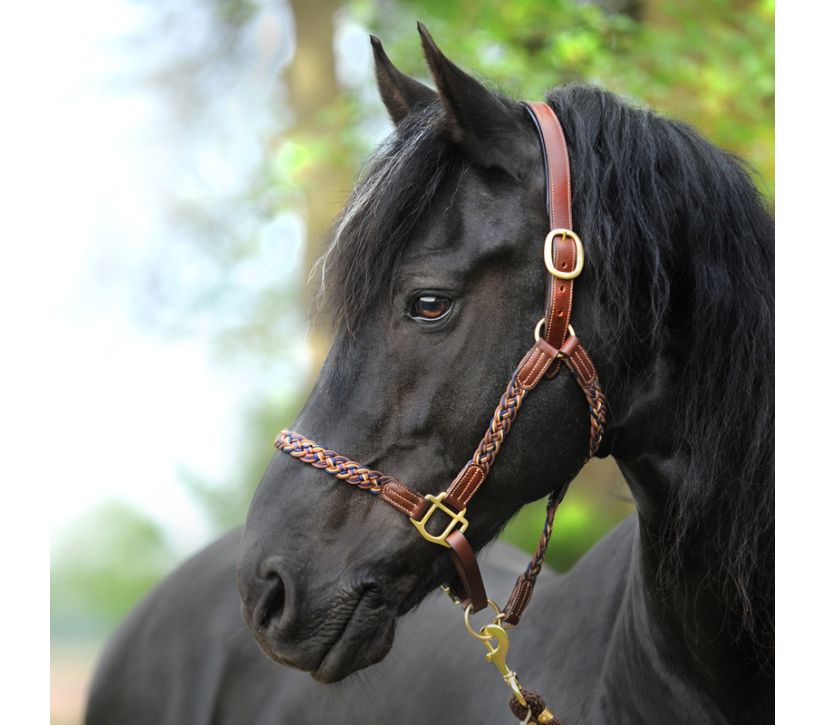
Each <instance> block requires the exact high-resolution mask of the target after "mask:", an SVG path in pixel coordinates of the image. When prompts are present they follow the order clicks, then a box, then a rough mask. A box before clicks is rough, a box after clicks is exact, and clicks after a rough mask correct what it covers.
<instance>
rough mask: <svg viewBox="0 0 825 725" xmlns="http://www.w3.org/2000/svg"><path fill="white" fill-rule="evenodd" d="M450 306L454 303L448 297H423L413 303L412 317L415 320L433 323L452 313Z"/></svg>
mask: <svg viewBox="0 0 825 725" xmlns="http://www.w3.org/2000/svg"><path fill="white" fill-rule="evenodd" d="M450 305H452V302H451V301H450V300H449V299H447V298H446V297H437V296H436V295H422V296H421V297H418V298H417V299H415V300H414V301H413V303H412V309H411V310H410V315H411V316H412V318H413V319H415V320H426V321H428V322H432V321H433V320H440V319H441V318H442V317H444V315H446V314H447V313H448V312H449V311H450Z"/></svg>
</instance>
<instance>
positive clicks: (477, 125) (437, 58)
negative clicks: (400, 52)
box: [418, 22, 529, 177]
mask: <svg viewBox="0 0 825 725" xmlns="http://www.w3.org/2000/svg"><path fill="white" fill-rule="evenodd" d="M418 32H419V33H420V35H421V44H422V45H423V47H424V55H425V57H426V58H427V65H429V67H430V72H431V73H432V76H433V80H435V85H436V88H438V94H439V96H440V97H441V103H442V104H443V106H444V112H445V114H446V121H445V131H446V133H447V136H448V137H449V138H450V140H451V141H453V142H454V143H456V144H458V145H459V146H460V147H461V148H462V149H463V150H464V152H465V153H466V154H468V155H469V156H470V158H471V159H473V160H474V161H475V162H476V163H478V164H479V165H481V166H483V167H490V166H496V167H498V168H501V169H503V170H505V171H507V172H509V173H511V174H512V175H514V176H516V177H518V176H520V168H519V161H520V160H521V158H522V156H523V154H522V153H521V149H522V147H523V145H524V143H523V139H524V138H525V137H527V138H529V136H527V135H526V133H525V131H526V130H527V131H529V125H527V117H526V115H525V114H524V113H523V112H522V111H521V110H520V109H519V108H518V107H516V105H515V104H514V103H513V102H509V103H508V102H506V101H504V100H503V99H501V98H499V97H498V96H496V95H494V94H493V93H491V92H490V91H488V90H487V89H486V88H485V87H484V86H483V85H481V83H479V82H478V81H477V80H476V79H475V78H472V77H471V76H469V75H467V73H465V72H464V71H463V70H461V68H459V67H458V66H457V65H456V64H455V63H453V62H452V61H451V60H450V59H449V58H447V57H446V56H445V55H444V54H443V53H442V52H441V50H439V48H438V46H437V45H436V44H435V42H434V41H433V39H432V36H431V35H430V33H429V31H428V30H427V28H426V27H425V26H424V24H423V23H421V22H419V23H418Z"/></svg>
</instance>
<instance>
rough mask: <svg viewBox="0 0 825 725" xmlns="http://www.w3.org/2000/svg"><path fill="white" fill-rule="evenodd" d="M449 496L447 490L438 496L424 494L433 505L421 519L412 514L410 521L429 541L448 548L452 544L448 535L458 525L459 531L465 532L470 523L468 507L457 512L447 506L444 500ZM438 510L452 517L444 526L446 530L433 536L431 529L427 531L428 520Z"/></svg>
mask: <svg viewBox="0 0 825 725" xmlns="http://www.w3.org/2000/svg"><path fill="white" fill-rule="evenodd" d="M446 496H447V492H446V491H442V492H441V493H439V494H438V495H437V496H433V495H432V494H431V493H428V494H427V495H426V496H424V498H425V499H427V501H429V502H430V503H431V504H432V506H430V508H429V509H428V510H427V513H425V514H424V515H423V516H422V517H421V518H420V519H418V520H416V519H414V518H413V517H412V516H410V521H411V522H412V525H413V526H415V528H416V529H418V533H419V534H421V536H423V537H424V538H425V539H426V540H427V541H429V542H431V543H433V544H441V546H446V547H447V548H448V549H449V548H450V545H449V544H448V543H447V537H448V536H449V535H450V534H451V533H453V530H454V529H455V528H456V526H458V527H459V529H458V530H459V531H460V532H461V533H462V534H463V533H464V532H465V531H466V530H467V527H468V526H469V525H470V522H469V521H467V519H465V518H464V514H465V513H467V507H466V506H465V507H464V508H463V509H461V511H459V512H458V513H456V512H455V511H453V510H452V509H449V508H447V507H446V506H445V505H444V504H443V503H442V501H443V500H444V498H445V497H446ZM436 511H443V512H444V513H445V514H447V516H449V517H450V523H448V524H447V525H446V526H445V527H444V531H442V532H441V533H440V534H438V536H433V535H432V534H431V533H430V532H429V531H427V522H428V521H429V520H430V519H431V518H432V515H433V514H434V513H435V512H436Z"/></svg>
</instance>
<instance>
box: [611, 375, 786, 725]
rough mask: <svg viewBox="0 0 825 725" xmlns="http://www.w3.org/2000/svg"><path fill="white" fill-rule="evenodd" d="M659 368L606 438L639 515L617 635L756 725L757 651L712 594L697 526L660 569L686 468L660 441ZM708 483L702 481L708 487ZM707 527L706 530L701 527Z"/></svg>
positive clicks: (761, 715)
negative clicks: (676, 557) (675, 557)
mask: <svg viewBox="0 0 825 725" xmlns="http://www.w3.org/2000/svg"><path fill="white" fill-rule="evenodd" d="M667 378H668V376H667V375H666V371H663V370H658V371H656V373H655V374H654V375H653V379H652V383H651V381H650V380H649V381H647V383H646V385H645V386H644V391H642V389H641V388H640V389H639V390H638V391H636V396H635V399H634V402H633V404H632V405H630V406H628V408H627V409H626V411H625V412H624V413H623V414H620V415H621V417H622V420H621V421H620V422H619V424H618V426H617V428H618V430H616V431H615V432H614V439H615V444H614V451H613V454H614V457H615V458H616V460H617V463H618V465H619V468H620V469H621V471H622V474H623V475H624V477H625V480H626V481H627V483H628V485H629V487H630V490H631V492H632V493H633V496H634V499H635V501H636V504H637V509H638V513H639V537H638V541H637V545H636V546H635V548H634V553H633V563H632V573H631V580H630V581H629V583H628V591H627V593H626V598H625V605H624V606H623V611H622V614H621V617H622V624H621V626H620V627H619V628H618V630H617V631H620V632H622V631H623V632H624V633H625V634H626V635H627V634H628V633H629V634H630V637H631V638H637V642H640V643H641V644H639V645H638V646H641V647H642V648H644V647H648V649H649V650H650V652H649V654H650V658H649V659H651V660H653V661H659V662H663V663H665V664H666V665H667V669H668V670H670V671H674V672H679V673H681V675H680V676H681V677H683V678H685V681H686V682H687V683H688V684H689V686H693V687H696V688H699V689H701V690H702V691H704V692H706V693H707V694H708V695H709V696H710V698H711V699H712V701H713V702H714V703H715V705H716V706H717V707H718V708H719V709H720V710H721V711H722V712H723V713H725V715H726V717H728V718H731V717H732V718H733V719H734V720H738V719H740V718H741V717H742V715H743V714H744V713H750V714H751V715H752V717H753V718H755V719H756V721H760V722H761V721H762V720H764V719H765V718H767V717H768V716H769V715H770V714H771V713H772V712H773V709H772V706H771V702H772V696H773V695H772V692H773V680H772V677H771V676H770V674H769V672H768V671H767V670H766V668H765V666H764V664H763V661H764V657H763V654H764V653H761V652H758V651H756V647H757V645H756V644H755V643H754V642H753V641H752V640H751V639H749V638H748V637H745V636H742V635H741V633H740V632H739V630H738V629H737V627H736V624H737V623H736V622H734V621H732V616H735V615H732V613H731V612H730V611H729V609H728V607H727V606H726V604H725V603H724V600H723V596H722V592H721V589H720V587H721V581H720V580H721V579H722V574H721V573H720V559H719V552H718V551H717V549H716V547H715V542H714V540H713V537H711V536H703V534H705V533H707V532H706V531H703V529H702V527H701V526H698V527H697V528H696V530H695V531H693V532H692V533H691V534H690V540H689V541H688V545H687V551H688V554H687V555H684V556H683V557H682V559H681V560H680V561H679V566H678V570H677V571H668V570H667V569H668V567H672V564H673V562H672V561H669V560H668V558H667V556H668V551H669V546H670V541H669V537H670V536H671V535H672V534H671V532H672V522H671V521H670V520H669V516H671V515H672V513H671V512H672V507H671V506H670V503H671V501H670V498H671V497H672V496H673V495H674V492H675V491H676V490H677V488H678V487H679V486H680V485H681V483H682V480H683V474H684V472H685V471H686V470H687V469H688V463H689V462H688V459H687V454H686V453H685V452H682V451H680V450H679V449H678V446H676V445H675V442H674V441H673V439H672V436H671V435H670V431H672V430H673V429H674V425H673V421H672V420H670V419H669V418H670V416H672V413H671V411H672V410H673V405H672V401H671V400H670V396H671V393H669V391H670V390H672V387H671V386H669V385H667V384H665V381H666V380H667ZM715 483H716V482H713V481H708V482H707V485H709V486H713V485H715ZM708 528H709V530H712V529H713V527H708Z"/></svg>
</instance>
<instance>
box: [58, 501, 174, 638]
mask: <svg viewBox="0 0 825 725" xmlns="http://www.w3.org/2000/svg"><path fill="white" fill-rule="evenodd" d="M176 559H177V555H176V552H175V551H174V549H173V547H172V546H171V544H170V543H169V541H168V540H167V538H166V536H165V535H164V533H163V531H162V530H161V529H160V527H158V526H157V525H156V524H155V523H154V522H153V521H151V520H150V519H148V518H147V517H146V516H145V515H143V514H141V513H140V512H139V511H136V510H134V509H133V508H131V507H129V506H127V505H125V504H120V503H109V504H104V505H102V506H101V507H100V508H98V509H96V510H94V511H91V512H89V513H88V514H87V515H86V516H84V517H83V518H81V519H79V520H78V521H77V522H76V523H75V524H74V526H73V527H72V528H71V530H70V531H68V532H66V533H65V534H64V535H63V536H62V537H61V541H60V544H59V547H58V548H57V549H56V550H54V551H53V552H52V565H51V591H50V599H51V628H52V632H54V631H55V630H58V631H60V632H61V633H62V634H63V635H64V636H65V634H66V633H71V634H73V635H75V636H77V635H82V634H84V633H85V634H99V633H100V631H101V630H103V631H108V630H109V629H111V628H112V627H114V626H115V625H116V624H117V623H118V622H119V621H121V620H122V619H123V617H125V616H126V614H127V613H128V611H129V610H130V609H131V608H132V607H133V606H134V604H135V602H137V601H138V599H140V598H141V597H142V596H143V595H144V594H145V593H146V592H147V591H148V590H149V589H150V588H151V587H152V586H154V585H155V584H156V583H157V582H158V581H159V580H160V579H161V577H163V576H164V575H165V574H167V573H168V572H169V570H170V568H171V567H172V566H173V565H174V563H175V561H176Z"/></svg>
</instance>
